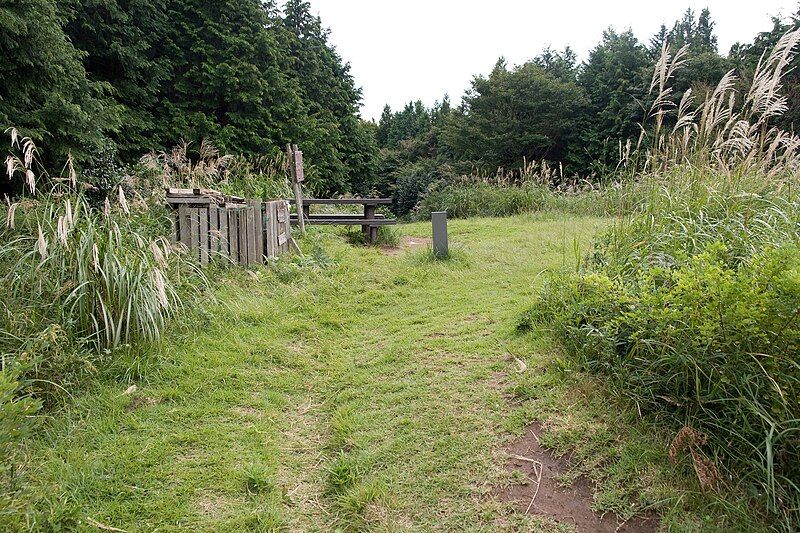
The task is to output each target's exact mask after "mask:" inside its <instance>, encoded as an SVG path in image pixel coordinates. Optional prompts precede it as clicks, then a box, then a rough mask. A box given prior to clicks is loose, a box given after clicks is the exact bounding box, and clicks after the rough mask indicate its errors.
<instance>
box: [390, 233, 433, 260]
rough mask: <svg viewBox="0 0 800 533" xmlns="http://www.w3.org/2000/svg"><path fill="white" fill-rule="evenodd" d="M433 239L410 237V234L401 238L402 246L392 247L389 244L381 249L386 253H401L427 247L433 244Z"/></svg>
mask: <svg viewBox="0 0 800 533" xmlns="http://www.w3.org/2000/svg"><path fill="white" fill-rule="evenodd" d="M432 245H433V241H432V240H431V239H429V238H428V237H410V236H408V235H406V236H404V237H403V238H402V239H400V246H398V247H396V248H391V247H389V246H383V247H381V251H382V252H383V253H384V254H386V255H392V256H394V255H400V254H402V253H403V252H406V251H407V250H417V249H419V248H426V247H428V246H432Z"/></svg>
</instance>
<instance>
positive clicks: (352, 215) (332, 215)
mask: <svg viewBox="0 0 800 533" xmlns="http://www.w3.org/2000/svg"><path fill="white" fill-rule="evenodd" d="M359 216H361V215H359V214H358V213H314V214H313V215H311V216H310V217H307V218H308V219H309V220H313V219H315V218H358V217H359ZM291 217H292V222H295V221H296V219H297V214H296V213H291ZM373 218H386V215H384V214H383V213H375V216H374V217H373Z"/></svg>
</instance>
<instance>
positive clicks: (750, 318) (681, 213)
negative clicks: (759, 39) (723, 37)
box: [521, 32, 800, 531]
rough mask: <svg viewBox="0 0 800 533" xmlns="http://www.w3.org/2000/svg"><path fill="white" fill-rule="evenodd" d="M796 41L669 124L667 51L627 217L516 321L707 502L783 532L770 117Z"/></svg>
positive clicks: (794, 482)
mask: <svg viewBox="0 0 800 533" xmlns="http://www.w3.org/2000/svg"><path fill="white" fill-rule="evenodd" d="M798 41H800V33H798V32H794V33H791V34H788V35H787V36H786V37H784V39H783V40H782V41H781V42H780V43H779V44H778V46H777V47H776V50H775V51H774V52H773V54H772V55H771V56H769V57H767V58H764V59H763V60H762V63H761V64H760V65H759V68H758V69H757V71H756V73H755V76H754V80H753V84H752V87H751V89H750V91H749V92H748V93H747V94H745V95H743V97H742V98H739V99H737V98H736V95H735V92H734V89H733V87H734V85H735V81H736V79H735V76H734V75H733V73H729V74H728V75H727V76H725V77H724V78H723V80H722V81H721V82H720V84H719V86H718V87H717V89H716V90H715V91H714V92H712V93H710V94H709V95H708V98H707V99H706V100H705V101H704V102H702V103H701V104H700V105H699V106H697V107H696V108H693V106H692V96H691V94H689V95H688V96H686V97H684V101H683V102H682V103H681V105H680V106H679V107H678V109H677V114H673V112H674V111H676V110H674V109H671V107H670V104H669V98H668V96H669V94H670V93H671V89H670V88H669V84H668V82H669V80H670V79H671V78H672V76H673V74H674V72H675V71H676V70H677V69H678V68H680V66H681V65H682V61H683V59H682V58H683V54H684V53H685V50H681V51H679V52H677V53H676V54H675V55H674V56H673V55H671V54H670V52H669V51H668V50H667V49H666V48H665V49H664V52H663V55H662V59H661V61H660V62H659V66H658V68H657V70H656V73H655V75H654V77H653V87H652V89H653V90H657V93H658V94H657V96H656V98H655V104H654V105H653V109H652V110H651V112H650V116H651V117H653V119H654V120H655V123H656V124H655V127H654V128H651V129H646V128H643V129H642V130H643V132H649V133H643V139H642V140H641V141H640V148H641V149H642V150H644V147H648V148H647V150H646V152H644V154H645V155H644V156H642V155H641V154H642V152H640V155H639V156H637V157H638V158H639V161H638V162H635V163H636V165H637V166H635V167H634V168H636V169H638V170H639V171H640V172H643V174H641V175H640V176H639V177H638V178H637V179H636V182H635V183H634V184H633V185H632V186H631V187H630V188H629V189H628V190H629V191H633V193H632V194H633V196H632V197H635V198H636V199H637V202H636V204H637V206H636V208H635V209H634V210H633V211H632V212H631V213H630V214H629V215H628V216H625V217H623V218H621V219H620V220H619V221H618V222H617V224H616V225H614V226H613V227H612V228H611V229H610V230H609V231H607V232H606V233H605V234H603V235H602V236H601V237H600V238H599V239H598V241H597V242H596V244H595V246H594V249H593V251H592V253H591V254H589V256H588V257H587V259H586V261H585V262H584V263H583V264H581V265H579V267H578V269H577V271H572V272H569V271H566V272H562V273H559V274H554V275H552V276H550V278H549V280H548V282H547V284H546V286H545V288H544V290H543V291H542V295H541V297H540V299H539V300H538V301H537V303H536V304H535V305H534V306H533V308H532V309H531V310H530V311H529V312H528V313H526V314H525V316H524V317H523V319H522V321H521V325H522V326H523V327H528V326H531V325H534V324H537V325H542V324H545V325H547V326H549V328H550V329H551V330H552V332H553V334H554V336H555V338H556V339H558V340H559V341H560V343H561V345H562V346H563V347H564V348H565V350H566V352H567V353H568V354H570V355H571V356H572V358H573V359H574V360H576V361H577V362H578V363H580V365H581V366H582V367H583V368H586V369H588V370H589V371H592V372H596V373H599V374H603V375H605V376H608V378H609V382H610V384H611V386H612V388H613V389H614V390H615V391H616V392H617V393H618V394H619V395H620V396H624V397H626V398H629V399H630V400H631V401H632V402H633V403H634V405H635V406H636V408H637V409H638V411H639V413H640V414H641V416H643V417H645V418H647V419H648V420H650V421H652V422H654V423H656V424H658V425H661V426H663V427H664V428H665V429H666V430H668V431H671V432H672V434H673V435H674V440H673V442H672V445H671V447H670V450H669V452H670V458H671V459H672V460H673V461H676V462H681V461H686V462H688V463H689V464H691V465H692V468H693V469H694V471H695V474H696V476H697V479H698V482H699V484H700V486H701V488H702V489H703V490H705V491H712V490H717V489H719V488H720V487H722V486H724V485H726V486H728V487H732V488H733V489H734V490H736V491H738V493H739V494H741V495H742V497H745V498H748V500H749V501H751V502H754V503H755V504H756V508H758V509H760V510H761V512H762V513H763V514H764V516H765V517H769V520H770V522H771V523H772V524H773V527H774V528H775V529H776V530H784V531H794V530H796V529H797V528H798V527H800V489H799V488H798V487H800V468H798V466H797V465H798V464H800V403H798V398H800V363H798V360H797V354H798V353H800V321H799V320H798V318H799V315H800V311H799V310H800V248H798V245H800V198H799V197H798V196H797V193H796V181H797V177H798V168H800V165H799V164H798V160H799V159H800V154H799V153H798V147H800V139H798V138H797V137H796V136H794V135H793V134H790V133H786V132H783V131H780V130H778V129H776V128H773V127H771V126H770V121H771V119H772V118H774V117H776V116H779V115H780V113H781V112H782V111H783V110H784V109H785V104H786V101H785V97H784V96H782V95H781V90H780V89H781V87H780V78H781V75H782V72H783V71H784V68H785V67H786V65H787V64H788V63H787V62H788V61H790V60H791V57H792V55H793V53H794V50H795V48H796V46H797V44H798ZM667 124H670V126H667ZM645 135H649V137H648V138H644V136H645Z"/></svg>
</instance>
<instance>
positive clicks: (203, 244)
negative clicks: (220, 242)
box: [197, 209, 208, 265]
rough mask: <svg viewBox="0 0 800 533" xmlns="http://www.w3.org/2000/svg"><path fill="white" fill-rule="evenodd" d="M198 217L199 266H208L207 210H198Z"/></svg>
mask: <svg viewBox="0 0 800 533" xmlns="http://www.w3.org/2000/svg"><path fill="white" fill-rule="evenodd" d="M197 213H198V215H199V216H200V264H201V265H207V264H208V209H198V210H197Z"/></svg>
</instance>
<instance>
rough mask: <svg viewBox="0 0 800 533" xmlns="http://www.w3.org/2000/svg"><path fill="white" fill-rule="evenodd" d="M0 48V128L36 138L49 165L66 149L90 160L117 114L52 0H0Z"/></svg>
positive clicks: (60, 163)
mask: <svg viewBox="0 0 800 533" xmlns="http://www.w3.org/2000/svg"><path fill="white" fill-rule="evenodd" d="M0 54H2V57H3V61H2V63H1V64H0V128H2V130H5V129H6V128H8V127H11V126H14V127H16V128H18V129H19V131H20V133H21V134H22V135H28V136H30V137H32V138H33V139H34V140H36V141H37V144H38V145H39V149H40V150H41V155H42V159H43V161H44V162H45V163H47V164H48V166H49V167H50V168H56V167H57V168H61V166H63V164H64V162H65V160H66V158H67V156H68V154H70V153H71V154H72V155H73V157H74V158H75V159H76V160H77V161H79V162H81V161H87V160H89V159H90V158H91V155H92V153H93V152H94V151H95V150H96V149H98V148H99V147H100V146H102V145H103V143H104V136H105V132H107V131H108V130H113V129H115V128H116V127H117V125H118V124H119V118H118V115H117V113H116V112H117V109H116V108H115V106H114V105H113V102H112V101H111V100H110V99H109V97H108V93H109V92H110V87H109V86H108V85H106V84H101V83H93V82H91V81H90V80H89V79H87V76H86V72H85V71H84V69H83V66H82V65H81V61H80V55H79V53H78V52H77V51H76V50H75V48H74V47H73V46H72V44H71V43H70V41H69V39H68V38H67V36H66V35H65V34H64V31H63V29H62V18H61V17H60V16H59V14H58V12H57V10H56V5H55V3H54V0H11V1H9V0H3V1H2V2H0ZM2 181H5V180H2Z"/></svg>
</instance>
